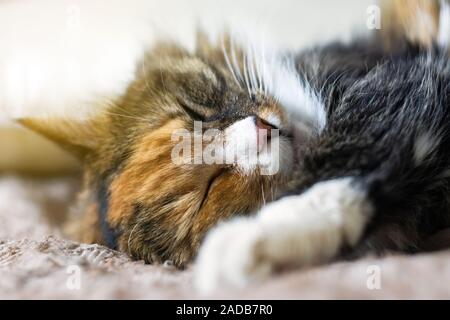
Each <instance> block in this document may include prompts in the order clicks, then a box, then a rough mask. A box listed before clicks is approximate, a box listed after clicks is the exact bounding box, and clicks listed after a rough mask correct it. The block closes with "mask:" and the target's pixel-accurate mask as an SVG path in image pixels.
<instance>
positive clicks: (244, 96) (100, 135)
mask: <svg viewBox="0 0 450 320" xmlns="http://www.w3.org/2000/svg"><path fill="white" fill-rule="evenodd" d="M246 63H248V61H246V59H244V60H242V59H239V61H238V60H236V61H234V62H233V63H232V64H233V65H232V66H230V60H229V58H228V56H227V54H226V52H225V54H224V52H222V50H219V49H215V48H212V47H208V48H206V49H205V48H204V49H203V50H199V51H198V52H197V53H195V54H190V53H188V52H186V51H184V50H182V49H180V48H178V47H176V46H170V45H162V46H160V47H158V48H156V49H154V50H153V51H152V52H150V53H149V54H148V55H147V56H146V58H145V59H144V62H143V63H142V64H141V65H140V67H139V68H138V69H139V70H138V71H139V72H138V74H137V77H136V79H135V81H134V82H133V83H132V84H131V85H130V87H129V89H128V91H127V92H126V94H125V95H124V96H123V97H122V98H121V99H120V100H119V101H116V102H114V104H113V105H112V106H110V107H109V108H108V109H107V110H106V111H105V112H104V113H103V114H102V115H101V116H98V117H97V118H95V119H92V120H91V121H89V122H88V123H83V124H78V125H74V124H73V123H71V124H67V126H66V127H65V128H63V129H61V128H60V129H58V130H57V132H49V130H48V127H49V126H47V129H45V128H44V129H43V127H42V125H40V126H37V125H36V123H34V124H33V122H29V123H27V124H28V126H30V127H34V128H35V129H37V130H39V131H47V132H46V134H47V135H49V136H52V138H53V139H55V140H59V141H62V142H63V144H65V146H66V147H67V148H69V149H72V150H75V151H76V152H77V153H79V154H81V155H82V157H83V158H84V160H85V168H86V169H85V185H86V189H87V191H86V192H85V195H86V199H85V201H87V207H86V208H87V209H86V210H87V211H88V212H89V213H88V215H90V217H89V219H88V221H90V223H91V224H90V227H93V229H94V230H96V231H97V232H96V233H97V235H96V239H95V238H94V239H92V240H95V241H100V240H102V241H103V242H107V243H108V244H109V245H111V246H117V247H118V248H119V249H120V250H123V251H125V252H129V253H130V254H131V255H132V256H134V257H135V258H138V259H144V260H145V261H148V262H151V261H164V260H172V261H173V262H174V263H175V264H176V265H183V264H185V263H186V262H188V261H190V260H191V259H192V258H193V256H194V255H195V253H196V251H197V248H198V247H199V245H200V242H201V240H202V238H203V237H204V235H205V233H206V232H207V231H208V230H209V229H210V228H211V227H213V226H214V225H215V224H217V223H218V222H219V221H221V220H224V219H227V218H230V217H231V216H234V215H246V214H250V213H253V212H255V211H256V210H257V209H258V208H260V207H261V206H262V205H263V204H264V203H265V202H269V201H272V200H273V199H274V198H276V197H277V195H279V194H280V193H281V192H283V191H284V190H285V189H286V186H287V183H288V180H289V177H290V175H291V174H292V167H293V165H294V154H295V153H296V150H294V146H295V144H294V143H293V139H294V136H302V137H303V138H305V136H306V135H307V134H306V131H305V127H304V126H305V125H298V126H294V125H293V123H292V121H291V119H289V117H288V116H287V114H286V113H285V112H284V111H283V109H282V106H281V104H280V103H279V101H277V99H276V98H275V97H273V96H271V95H270V94H269V93H268V92H267V91H268V89H267V88H266V87H265V86H266V84H265V83H263V80H262V75H261V73H262V71H261V70H262V69H257V68H256V66H253V67H250V68H249V67H248V66H245V64H246ZM236 73H241V74H239V75H237V74H236ZM257 73H260V74H259V75H258V74H257ZM70 128H74V129H75V130H72V131H71V132H70V133H68V132H69V131H70V130H71V129H70ZM294 128H296V129H295V130H294ZM63 131H65V133H64V134H65V135H64V134H62V132H63ZM69 137H70V139H69ZM80 137H82V138H83V139H82V140H83V141H79V139H80ZM77 139H78V140H77ZM94 216H95V218H93V217H94ZM99 230H100V232H98V231H99ZM85 239H86V237H85Z"/></svg>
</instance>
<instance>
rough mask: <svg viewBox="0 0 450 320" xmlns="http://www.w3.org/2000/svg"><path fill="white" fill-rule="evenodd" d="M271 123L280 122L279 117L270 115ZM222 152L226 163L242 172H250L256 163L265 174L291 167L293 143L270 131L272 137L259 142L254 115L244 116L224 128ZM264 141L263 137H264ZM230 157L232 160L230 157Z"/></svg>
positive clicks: (255, 167) (287, 170)
mask: <svg viewBox="0 0 450 320" xmlns="http://www.w3.org/2000/svg"><path fill="white" fill-rule="evenodd" d="M268 119H269V120H268V121H270V123H273V124H275V123H277V124H278V125H281V122H280V119H279V118H278V117H277V116H275V115H269V116H268ZM224 133H225V143H224V150H223V152H224V156H223V158H224V159H225V162H226V163H229V164H231V163H233V164H235V165H236V168H237V170H239V172H240V173H242V174H246V175H248V174H252V173H253V172H254V170H256V169H257V168H258V167H259V168H261V169H263V170H262V171H261V172H262V173H263V174H266V175H274V174H277V173H279V171H280V170H282V172H281V173H287V172H289V171H290V170H291V168H292V159H293V147H292V143H290V142H289V141H287V140H286V139H284V138H283V137H280V136H279V135H275V134H274V133H272V137H271V139H270V140H269V139H267V141H265V143H261V145H260V146H259V145H258V140H257V135H258V129H257V127H256V124H255V120H254V118H253V117H252V116H251V117H247V118H245V119H243V120H240V121H237V122H235V123H234V124H232V125H231V126H229V127H228V128H226V129H225V132H224ZM263 141H264V140H263ZM230 157H231V158H230ZM230 160H231V161H230Z"/></svg>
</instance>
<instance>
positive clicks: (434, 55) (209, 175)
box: [20, 1, 450, 291]
mask: <svg viewBox="0 0 450 320" xmlns="http://www.w3.org/2000/svg"><path fill="white" fill-rule="evenodd" d="M413 2H414V3H417V7H414V6H413V7H414V8H416V9H417V8H422V7H421V5H420V4H421V3H422V1H413ZM408 8H409V7H408ZM433 8H434V7H433ZM385 10H387V11H386V12H394V14H397V15H398V13H396V12H397V11H396V9H393V8H391V7H390V6H389V5H387V6H386V9H385ZM427 10H428V9H427ZM399 12H401V13H402V14H403V11H402V10H400V11H399ZM412 12H415V11H414V10H413V11H412ZM407 16H408V15H407ZM405 21H407V22H408V23H409V22H410V21H415V20H414V19H406V20H405ZM414 26H415V24H412V25H411V26H408V25H407V26H406V29H405V25H404V24H400V25H395V26H392V28H387V29H386V30H384V31H385V33H386V35H385V37H384V38H382V37H381V38H380V37H379V35H375V36H373V37H370V38H368V39H364V40H358V41H355V42H354V43H352V44H349V45H340V44H333V45H329V46H325V47H322V48H319V49H315V50H309V51H305V52H302V53H300V54H298V55H285V54H283V55H279V54H277V53H272V52H268V51H265V50H264V49H263V48H259V47H258V46H255V45H253V44H251V42H250V43H246V42H239V41H237V40H235V39H234V38H233V37H229V36H224V37H223V39H222V41H221V42H220V43H219V44H216V43H213V42H211V41H209V40H208V39H207V37H205V36H203V35H199V39H198V45H197V49H196V51H195V52H189V51H187V50H185V49H183V48H181V47H180V46H178V45H175V44H171V43H161V44H159V45H158V46H156V47H154V48H153V49H151V50H150V51H149V52H148V53H147V55H146V56H145V58H144V59H143V62H142V65H141V66H140V67H139V68H137V70H139V72H138V73H137V74H136V77H135V79H134V81H133V82H132V83H131V84H130V86H129V88H128V90H127V92H126V93H125V94H124V95H123V96H122V97H121V98H120V99H117V100H116V101H113V102H111V105H109V106H107V107H106V108H105V111H104V112H103V113H101V114H100V115H97V116H95V117H93V118H90V119H88V120H86V121H74V120H68V119H57V118H53V119H49V118H46V119H37V118H33V119H30V118H29V119H21V120H20V122H21V123H22V124H23V125H25V126H26V127H28V128H31V129H33V130H35V131H37V132H40V133H41V134H43V135H45V136H47V137H49V138H50V139H52V140H54V141H56V142H57V143H59V144H60V145H61V146H63V147H64V148H65V149H67V150H69V151H70V152H72V153H73V154H75V155H77V156H78V157H79V158H80V159H81V160H82V162H83V163H84V168H85V169H84V191H83V193H82V194H81V195H80V200H79V207H80V208H79V210H80V211H82V212H84V219H83V220H82V225H81V227H80V229H79V234H78V239H80V240H81V241H85V242H97V243H102V244H105V245H108V246H110V247H111V248H116V249H119V250H122V251H125V252H128V253H129V254H130V255H131V256H132V257H134V258H136V259H142V260H144V261H146V262H149V263H150V262H163V261H165V260H171V261H172V262H173V263H174V264H175V265H176V266H179V267H182V266H185V265H186V264H187V263H189V262H191V261H192V260H193V259H194V257H196V255H197V252H198V251H199V248H200V246H201V244H202V242H203V239H204V238H205V235H206V234H207V233H208V232H209V231H210V229H213V230H212V231H211V232H210V233H209V235H208V236H206V239H205V241H204V244H203V245H202V248H201V249H200V253H199V255H198V260H197V267H196V284H197V286H198V288H199V289H201V290H203V291H209V290H212V289H215V288H217V287H218V286H220V285H222V284H230V285H235V286H242V285H245V284H247V283H248V282H249V281H252V280H255V279H261V278H264V277H265V276H267V275H269V274H270V273H271V272H272V271H273V270H275V269H277V268H281V267H284V266H286V265H290V264H293V265H300V266H301V265H308V264H312V263H319V262H324V261H329V260H330V259H333V258H335V257H337V256H339V255H340V254H343V253H348V254H356V253H358V252H365V251H366V250H367V249H370V250H377V251H378V250H380V251H381V250H384V249H388V248H392V249H399V250H407V251H416V250H419V249H420V248H421V241H422V240H423V239H424V238H426V236H427V235H429V234H432V233H433V232H435V231H437V230H438V229H440V228H444V227H445V226H447V225H448V222H449V221H448V214H447V210H448V197H447V196H446V190H447V188H448V183H449V180H448V177H450V175H449V174H448V169H449V167H448V166H449V163H448V161H449V160H447V159H448V157H447V152H446V149H445V144H446V143H447V142H448V141H447V140H448V139H449V138H450V137H449V136H448V134H447V131H446V127H447V125H448V124H447V122H448V121H449V116H450V115H449V113H448V112H447V108H446V106H447V104H448V102H449V101H447V96H448V92H447V91H448V85H447V84H448V83H449V82H448V81H449V80H450V77H449V76H450V75H449V70H450V69H449V66H450V65H449V64H448V61H447V60H448V59H447V52H446V50H444V49H442V48H439V47H436V48H435V49H434V50H429V47H430V43H431V45H434V43H435V42H436V41H437V40H436V39H437V38H438V35H437V33H436V32H435V30H433V29H430V30H428V29H427V30H428V31H429V33H428V31H426V33H425V34H426V35H427V36H423V34H424V31H423V27H419V28H418V29H417V30H418V31H417V32H410V33H408V36H405V30H411V28H412V27H414ZM410 27H411V28H410ZM394 31H395V32H394ZM419 31H420V32H419ZM394 35H395V39H396V41H400V40H402V43H403V44H404V45H402V46H396V49H397V48H398V52H394V51H393V49H392V48H391V47H390V45H389V44H392V43H393V41H392V38H393V37H394ZM399 35H400V36H399ZM419 35H420V36H419ZM430 37H431V39H432V40H431V42H430V41H428V39H429V38H430ZM440 38H442V37H440ZM399 39H400V40H399ZM424 47H426V48H424ZM197 122H201V123H202V127H201V129H200V130H198V129H197V130H196V123H197ZM212 129H215V130H216V131H215V132H216V135H217V137H218V141H221V142H223V143H222V144H221V146H219V147H218V148H216V149H215V152H216V153H219V154H222V153H227V152H228V149H230V148H235V147H236V146H237V148H235V149H234V150H233V152H234V159H233V161H231V162H216V163H206V162H202V161H199V162H197V161H196V160H198V159H196V153H195V152H192V153H191V152H189V153H188V154H187V155H183V157H184V158H183V159H182V160H183V161H181V162H176V161H174V158H173V155H174V150H175V149H177V148H178V146H179V141H178V140H177V139H174V133H180V132H181V133H187V135H188V136H189V137H191V138H193V139H195V137H196V136H198V135H200V136H201V139H200V146H201V147H204V146H205V147H207V143H208V141H209V140H208V137H207V135H206V132H207V131H209V130H212ZM210 132H211V131H210ZM264 135H265V136H266V138H267V139H260V137H261V136H264ZM177 137H178V136H177ZM241 143H243V144H244V145H246V146H252V145H256V146H257V150H256V156H255V154H253V155H252V156H250V157H248V153H247V151H248V150H247V149H245V148H244V149H242V150H241V149H240V148H239V146H240V145H241ZM273 146H276V147H273ZM189 148H190V146H189ZM193 148H194V149H195V146H194V147H193ZM194 151H195V150H194ZM186 158H187V159H186ZM261 159H263V160H264V161H262V162H261V161H260V160H261ZM184 160H189V161H184ZM190 160H192V161H190ZM200 160H202V159H200ZM267 168H272V169H273V168H275V169H276V170H272V171H270V170H269V171H270V172H271V174H267V172H266V169H267ZM277 199H279V200H277ZM274 200H277V201H275V202H273V203H272V204H268V205H266V203H268V202H272V201H274ZM258 210H260V211H259V213H257V215H252V214H254V213H255V212H258ZM238 215H239V216H241V217H239V218H234V219H231V218H233V217H235V216H238ZM250 215H251V217H248V216H250ZM226 220H230V221H229V222H225V223H221V222H223V221H226Z"/></svg>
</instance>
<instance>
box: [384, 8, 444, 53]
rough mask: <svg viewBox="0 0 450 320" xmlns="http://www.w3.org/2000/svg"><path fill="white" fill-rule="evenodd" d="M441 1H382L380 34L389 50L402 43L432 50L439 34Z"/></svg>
mask: <svg viewBox="0 0 450 320" xmlns="http://www.w3.org/2000/svg"><path fill="white" fill-rule="evenodd" d="M439 13H440V1H439V0H382V1H381V35H382V38H383V42H384V44H385V46H386V48H387V49H388V50H394V49H396V48H398V47H399V45H401V44H402V43H405V42H406V43H410V44H413V45H417V46H420V47H431V46H432V45H433V44H434V43H435V42H436V41H437V37H438V33H439Z"/></svg>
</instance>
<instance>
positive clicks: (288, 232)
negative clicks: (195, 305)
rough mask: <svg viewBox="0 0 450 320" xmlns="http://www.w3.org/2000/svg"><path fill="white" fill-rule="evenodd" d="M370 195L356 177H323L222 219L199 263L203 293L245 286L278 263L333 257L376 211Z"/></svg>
mask: <svg viewBox="0 0 450 320" xmlns="http://www.w3.org/2000/svg"><path fill="white" fill-rule="evenodd" d="M371 212H372V208H371V206H370V204H369V203H368V202H367V201H366V198H365V195H364V193H363V192H361V191H360V190H356V189H355V188H354V187H353V186H352V185H351V179H349V178H347V179H339V180H331V181H327V182H322V183H318V184H316V185H315V186H313V187H312V188H311V189H309V190H308V191H307V192H305V193H304V194H302V195H300V196H290V197H286V198H283V199H281V200H279V201H276V202H274V203H272V204H269V205H268V206H266V207H264V208H263V209H262V210H261V211H260V212H259V214H258V215H257V216H255V217H249V218H238V219H234V220H232V221H230V222H227V223H223V224H222V225H219V226H218V227H216V228H215V229H213V230H212V231H211V232H210V233H209V234H208V236H207V237H206V239H205V241H204V243H203V245H202V247H201V249H200V252H199V255H198V258H197V264H196V268H195V279H194V280H195V285H196V288H197V289H198V290H199V291H200V292H202V293H208V292H211V291H214V290H217V289H219V288H224V287H237V288H241V287H244V286H246V285H248V284H249V283H251V282H256V281H261V280H263V279H265V278H267V277H268V276H269V275H270V274H271V273H272V272H273V271H274V270H276V269H277V268H280V267H283V266H286V265H289V266H292V265H295V266H305V265H311V264H315V263H320V262H324V261H327V260H329V259H331V258H333V257H334V256H335V255H336V254H337V253H338V252H339V250H340V248H341V247H342V245H344V244H349V245H354V244H355V243H356V242H357V241H358V240H359V238H360V237H361V234H362V232H363V230H364V227H365V226H366V223H367V221H368V220H369V218H370V216H371Z"/></svg>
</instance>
